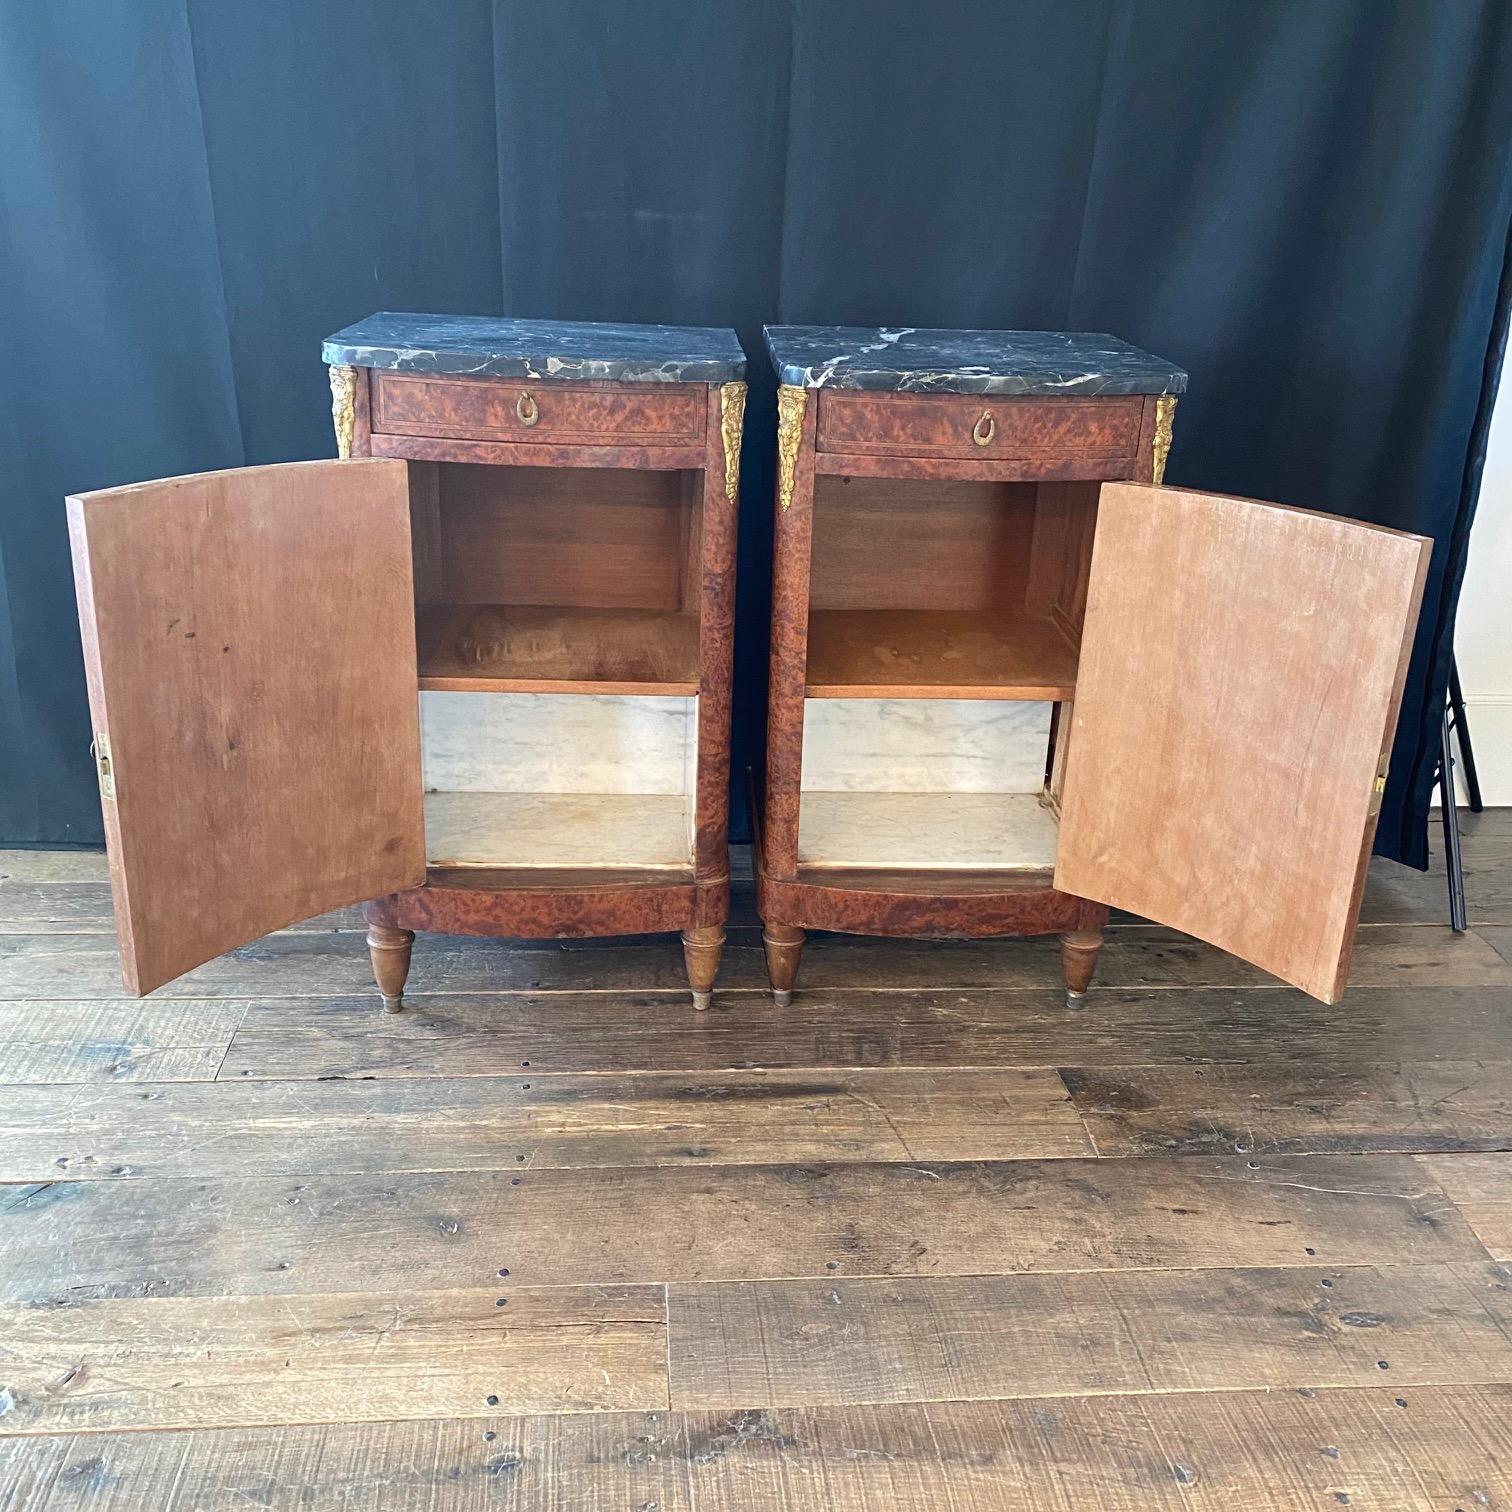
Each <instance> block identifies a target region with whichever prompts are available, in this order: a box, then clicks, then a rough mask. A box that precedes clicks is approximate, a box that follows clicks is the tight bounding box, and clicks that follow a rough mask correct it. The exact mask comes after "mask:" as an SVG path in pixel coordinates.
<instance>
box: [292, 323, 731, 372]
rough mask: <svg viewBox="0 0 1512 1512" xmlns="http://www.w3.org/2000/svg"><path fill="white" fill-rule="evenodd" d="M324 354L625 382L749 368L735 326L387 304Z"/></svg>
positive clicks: (353, 361)
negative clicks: (434, 310) (441, 311)
mask: <svg viewBox="0 0 1512 1512" xmlns="http://www.w3.org/2000/svg"><path fill="white" fill-rule="evenodd" d="M321 356H322V357H323V358H324V359H325V361H326V362H328V363H331V364H333V365H338V364H339V365H342V366H346V367H373V368H392V369H394V370H396V371H398V372H402V373H467V374H473V375H475V376H479V377H489V378H567V379H572V378H578V379H589V378H599V379H607V380H615V381H618V382H620V383H732V382H735V381H737V380H739V379H742V378H744V377H745V370H746V360H745V352H744V351H743V350H742V348H741V345H740V342H739V341H738V340H737V339H736V336H735V333H734V331H726V330H719V329H717V328H714V327H710V326H664V325H616V324H609V323H603V322H599V321H593V320H510V319H507V318H505V317H502V316H497V315H400V314H394V313H391V312H389V311H384V312H383V313H381V314H378V315H369V316H368V317H367V319H366V320H359V321H358V322H357V324H356V325H351V326H348V327H347V328H346V329H345V330H344V331H337V332H336V334H335V335H334V336H327V337H326V339H325V341H324V343H323V344H322V346H321Z"/></svg>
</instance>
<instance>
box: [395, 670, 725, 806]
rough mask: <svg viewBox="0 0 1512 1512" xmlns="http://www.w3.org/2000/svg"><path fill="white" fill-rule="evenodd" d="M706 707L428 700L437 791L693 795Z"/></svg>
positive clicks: (547, 696) (674, 701)
mask: <svg viewBox="0 0 1512 1512" xmlns="http://www.w3.org/2000/svg"><path fill="white" fill-rule="evenodd" d="M697 719H698V701H697V699H694V698H661V697H654V698H641V697H626V696H615V695H607V694H587V695H582V696H577V695H571V694H559V693H438V692H428V693H422V694H420V745H421V768H422V776H423V779H424V783H425V787H426V790H427V791H428V792H435V791H438V790H439V791H443V792H473V793H664V794H671V793H690V792H691V791H692V777H691V773H692V770H693V755H694V748H695V745H696V742H697Z"/></svg>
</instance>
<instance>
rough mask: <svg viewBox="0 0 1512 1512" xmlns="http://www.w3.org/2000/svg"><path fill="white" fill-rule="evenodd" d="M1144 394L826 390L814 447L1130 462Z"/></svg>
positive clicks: (998, 458) (821, 395)
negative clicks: (1015, 395) (1004, 395)
mask: <svg viewBox="0 0 1512 1512" xmlns="http://www.w3.org/2000/svg"><path fill="white" fill-rule="evenodd" d="M1143 414H1144V396H1143V395H1142V394H1118V395H1110V396H1109V397H1108V398H1105V399H1104V398H1086V399H1082V398H1077V399H1041V398H1032V399H1001V398H995V397H988V396H986V395H981V396H977V395H972V394H868V393H857V392H854V391H853V392H850V393H846V392H843V391H840V390H829V391H826V390H822V389H821V390H820V393H819V415H818V420H817V433H816V441H815V445H816V446H817V448H818V449H819V450H820V451H822V452H848V453H850V454H851V455H853V456H876V455H882V456H897V457H963V458H975V459H977V460H979V461H1006V460H1010V459H1013V458H1019V457H1022V458H1033V459H1041V458H1051V457H1057V456H1084V457H1089V456H1095V457H1109V458H1113V457H1124V456H1128V457H1132V456H1133V455H1134V452H1135V449H1136V448H1137V446H1138V444H1139V425H1140V419H1141V417H1142V416H1143Z"/></svg>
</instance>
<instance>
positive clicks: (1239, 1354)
mask: <svg viewBox="0 0 1512 1512" xmlns="http://www.w3.org/2000/svg"><path fill="white" fill-rule="evenodd" d="M1509 1291H1512V1273H1508V1272H1507V1271H1506V1270H1505V1269H1504V1268H1502V1267H1500V1266H1496V1265H1492V1264H1490V1263H1489V1262H1486V1263H1483V1264H1480V1265H1462V1266H1448V1265H1441V1266H1432V1267H1421V1268H1420V1267H1413V1266H1393V1267H1387V1268H1385V1269H1378V1268H1372V1267H1354V1268H1345V1269H1338V1268H1335V1269H1316V1268H1311V1267H1310V1268H1307V1269H1300V1270H1280V1269H1273V1270H1242V1269H1236V1270H1189V1271H1177V1270H1163V1271H1100V1272H1093V1273H1086V1272H1083V1273H1080V1274H1074V1275H1060V1276H1044V1275H1038V1276H960V1277H949V1278H947V1277H938V1276H936V1277H930V1278H928V1279H922V1278H896V1277H895V1278H891V1279H887V1280H878V1279H868V1280H860V1281H847V1280H837V1281H833V1282H829V1281H763V1282H754V1281H741V1282H722V1283H715V1284H712V1285H702V1286H674V1287H672V1288H671V1294H670V1297H669V1300H668V1326H669V1330H670V1341H669V1342H670V1355H671V1372H672V1405H673V1406H674V1407H680V1408H689V1409H693V1408H700V1409H702V1408H727V1407H739V1406H740V1405H741V1404H743V1403H748V1402H763V1403H768V1404H773V1405H777V1406H784V1405H786V1406H818V1405H843V1404H848V1403H866V1402H908V1401H954V1400H977V1399H981V1398H1001V1397H1021V1396H1057V1395H1080V1394H1082V1393H1089V1392H1104V1391H1105V1392H1131V1391H1135V1392H1137V1391H1233V1390H1237V1389H1241V1388H1264V1387H1283V1386H1293V1387H1297V1386H1366V1385H1370V1386H1373V1385H1375V1384H1376V1383H1377V1382H1378V1381H1379V1380H1380V1379H1381V1377H1382V1376H1383V1375H1384V1374H1387V1373H1389V1375H1390V1378H1391V1381H1392V1383H1393V1384H1394V1385H1396V1386H1398V1387H1402V1386H1406V1385H1430V1384H1450V1385H1455V1384H1459V1385H1464V1384H1472V1383H1477V1382H1498V1381H1507V1380H1509V1379H1512V1296H1509Z"/></svg>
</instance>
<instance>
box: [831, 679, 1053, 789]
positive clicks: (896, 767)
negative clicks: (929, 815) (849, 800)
mask: <svg viewBox="0 0 1512 1512" xmlns="http://www.w3.org/2000/svg"><path fill="white" fill-rule="evenodd" d="M1049 739H1050V705H1049V704H1048V703H1033V702H1027V701H1026V702H1020V701H1018V700H986V699H980V700H960V701H957V700H941V699H920V698H822V699H810V700H809V701H808V703H807V705H806V706H805V708H804V716H803V787H804V790H805V791H806V792H852V793H854V792H880V793H942V792H948V793H1038V792H1039V791H1040V789H1041V787H1042V786H1043V785H1044V780H1045V758H1046V754H1047V752H1048V749H1049Z"/></svg>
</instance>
